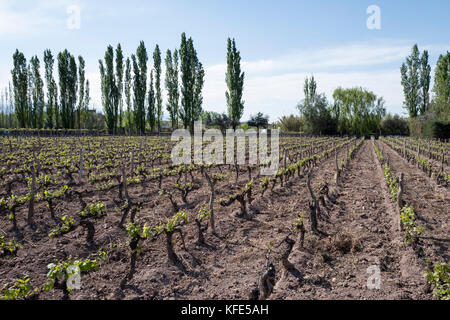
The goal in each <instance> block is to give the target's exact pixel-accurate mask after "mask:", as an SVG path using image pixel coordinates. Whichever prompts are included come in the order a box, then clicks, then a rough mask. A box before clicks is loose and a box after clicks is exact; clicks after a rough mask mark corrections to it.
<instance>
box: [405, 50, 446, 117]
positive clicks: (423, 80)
mask: <svg viewBox="0 0 450 320" xmlns="http://www.w3.org/2000/svg"><path fill="white" fill-rule="evenodd" d="M400 72H401V79H402V80H401V81H402V82H401V83H402V86H403V92H404V96H405V101H404V106H405V108H406V110H407V111H408V113H409V116H410V118H412V119H414V118H417V117H418V116H424V115H426V114H427V113H430V112H433V113H434V115H435V116H436V118H437V119H439V120H446V121H450V52H448V51H447V52H446V54H441V55H440V56H439V59H438V61H437V65H436V68H435V74H434V86H433V88H432V91H433V95H432V96H431V97H430V89H431V88H430V84H431V67H430V65H429V62H428V51H427V50H424V51H423V53H422V54H420V51H419V48H418V46H417V44H416V45H414V46H413V48H412V50H411V54H410V56H408V57H407V58H406V61H405V62H404V63H403V64H402V66H401V69H400Z"/></svg>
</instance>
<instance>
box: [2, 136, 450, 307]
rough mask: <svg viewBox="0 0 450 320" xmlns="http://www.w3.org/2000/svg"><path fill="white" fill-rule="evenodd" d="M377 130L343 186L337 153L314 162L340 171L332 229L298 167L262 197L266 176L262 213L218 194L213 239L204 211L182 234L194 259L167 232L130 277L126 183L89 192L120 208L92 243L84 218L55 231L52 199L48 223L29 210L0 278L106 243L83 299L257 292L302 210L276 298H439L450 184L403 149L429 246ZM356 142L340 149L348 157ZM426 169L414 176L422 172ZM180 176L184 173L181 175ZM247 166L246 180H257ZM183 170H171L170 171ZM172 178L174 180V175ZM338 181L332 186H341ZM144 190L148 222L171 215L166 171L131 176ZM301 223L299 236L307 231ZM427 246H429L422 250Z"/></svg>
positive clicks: (192, 200)
mask: <svg viewBox="0 0 450 320" xmlns="http://www.w3.org/2000/svg"><path fill="white" fill-rule="evenodd" d="M371 144H372V142H370V141H365V142H364V143H363V145H362V146H361V147H360V149H359V150H358V151H357V152H356V155H355V158H354V159H353V160H351V161H350V165H349V166H348V167H347V169H346V170H345V171H344V172H343V173H342V176H341V180H340V181H341V183H340V185H339V186H335V185H334V184H333V183H331V181H333V176H334V172H335V164H334V157H330V158H329V159H326V160H324V161H323V162H322V163H320V164H319V166H318V167H316V168H314V170H313V174H312V187H313V189H314V190H315V192H316V193H317V192H318V190H319V186H320V184H321V183H322V182H324V181H326V182H328V183H329V186H330V190H331V191H332V192H335V193H336V194H337V195H338V198H337V201H336V203H335V204H332V203H330V202H329V201H327V202H326V204H327V207H328V209H325V208H321V209H322V212H323V214H322V215H321V217H320V218H319V220H318V228H319V230H320V231H321V232H322V233H321V234H320V235H314V234H312V232H311V231H310V230H311V229H310V225H309V221H308V214H307V212H308V211H307V210H309V209H308V201H310V200H311V199H310V196H309V193H308V190H307V187H306V180H305V178H304V177H302V178H298V177H297V176H296V177H295V178H292V179H291V180H289V181H288V182H287V183H286V184H285V185H284V187H280V186H279V185H278V186H277V187H276V188H275V190H274V192H271V191H270V190H267V192H266V193H265V194H264V197H261V196H260V194H261V192H260V189H258V188H260V187H259V186H258V188H256V189H257V190H255V192H254V194H255V197H256V199H255V201H254V202H253V205H255V206H256V207H258V209H259V210H260V213H259V214H254V215H253V219H252V220H245V219H242V218H238V217H236V216H235V214H234V212H235V211H236V210H237V209H238V208H239V204H238V203H235V204H233V205H232V206H230V207H221V206H219V205H216V206H215V216H216V230H217V235H212V234H209V233H207V234H205V241H206V244H205V245H198V244H196V240H197V230H196V226H195V224H193V223H190V224H188V225H187V226H185V227H183V233H184V235H185V243H186V250H184V249H183V247H182V246H181V242H180V239H179V236H178V235H174V240H175V241H176V244H175V247H174V248H175V252H176V254H177V255H178V256H179V258H180V260H181V262H182V264H183V267H184V269H182V268H180V267H179V266H174V265H173V264H171V263H169V261H168V256H167V252H166V248H165V238H164V236H162V237H160V238H158V239H157V240H155V241H149V240H148V241H144V242H142V250H141V251H140V254H139V256H138V260H137V266H136V270H137V271H136V274H135V275H134V277H133V279H132V280H131V281H129V282H128V283H127V285H126V286H125V287H124V288H122V289H121V288H120V282H121V281H122V279H123V278H124V276H125V274H126V273H127V272H128V269H129V248H128V239H129V238H128V236H127V233H126V231H125V230H123V229H120V228H118V227H117V225H118V223H119V221H120V218H121V214H120V212H118V211H117V210H116V206H115V205H114V202H113V199H117V198H118V192H117V190H113V191H109V192H104V193H95V194H96V195H95V196H94V195H93V196H91V197H86V199H85V201H86V202H88V203H89V202H91V201H94V200H95V201H103V202H104V203H106V204H107V207H108V215H107V216H106V217H104V218H101V219H100V220H98V221H96V223H95V228H96V233H95V238H94V239H95V243H94V245H92V246H88V245H87V244H86V241H85V236H86V235H85V231H84V230H83V229H81V228H78V229H76V230H75V231H72V232H70V233H68V234H65V235H63V236H62V237H59V238H49V237H48V236H47V234H48V232H49V231H50V230H51V229H52V228H53V227H54V226H55V225H56V222H53V221H51V220H50V219H49V213H48V208H47V207H46V206H45V205H44V204H39V205H38V206H37V207H36V214H35V222H36V224H37V229H36V230H32V229H30V228H29V227H28V226H27V225H26V221H25V217H26V210H25V209H23V210H22V211H23V212H21V213H20V214H18V215H17V216H18V224H19V227H20V230H21V233H22V235H23V237H24V238H23V240H21V244H22V246H23V248H21V249H19V251H18V253H17V256H16V257H13V258H11V257H1V258H0V286H2V285H3V284H4V283H6V282H11V281H12V280H14V279H18V278H23V277H24V276H26V275H28V276H29V277H30V278H31V283H32V285H34V286H35V287H38V286H41V285H42V284H43V283H44V282H45V281H46V273H47V265H48V264H49V263H51V262H52V261H53V259H54V258H58V259H60V260H65V259H67V258H68V257H69V256H72V257H87V256H88V255H89V254H93V253H95V252H97V251H98V250H99V249H100V248H102V249H105V250H109V248H110V246H111V245H112V244H114V245H115V246H116V247H117V248H116V249H114V250H110V251H111V254H110V257H109V261H108V262H107V263H106V264H104V265H102V266H101V267H100V269H99V270H98V271H96V272H91V273H88V274H86V275H82V287H81V290H78V291H74V292H72V293H71V295H70V298H71V299H248V298H249V296H250V293H251V292H252V289H254V288H255V286H257V283H258V281H259V278H260V277H261V275H262V274H263V272H264V271H265V263H266V254H267V244H268V243H269V242H273V243H274V244H278V243H280V241H282V240H283V239H284V238H285V237H286V235H288V234H289V230H290V229H291V228H292V225H293V222H294V220H295V219H296V217H297V215H298V214H299V213H303V215H304V217H305V227H306V230H307V233H306V236H305V245H304V248H299V247H298V243H297V244H296V245H295V246H294V249H293V251H292V252H291V254H290V256H289V261H290V262H291V263H292V264H293V265H294V267H295V269H294V270H291V271H290V272H286V271H284V269H283V267H282V265H281V263H280V255H281V253H282V252H281V249H282V246H281V247H275V248H274V250H273V252H272V253H271V255H270V256H269V260H270V262H272V263H273V264H274V266H275V280H276V284H275V288H274V291H273V293H272V294H271V295H270V296H269V299H431V298H432V295H431V294H430V293H429V292H426V290H425V279H424V277H423V271H424V267H425V263H424V257H425V256H426V257H429V258H430V259H431V260H432V261H433V262H434V261H447V260H448V244H449V241H448V240H449V239H448V235H449V232H448V231H449V229H448V228H449V226H448V209H446V208H448V207H449V198H450V197H448V192H447V191H446V190H443V191H442V190H441V192H444V193H435V192H433V189H432V187H431V186H430V183H428V182H429V181H428V180H427V179H426V176H425V174H423V173H422V172H421V171H419V170H418V169H416V168H414V167H411V166H410V165H408V164H407V163H406V162H405V161H404V160H403V159H401V158H399V157H398V156H396V155H395V152H393V151H392V150H391V151H389V149H388V148H385V150H386V151H387V152H391V153H392V154H391V157H390V159H391V164H392V166H393V169H394V170H402V171H403V172H404V174H405V181H406V183H405V184H406V190H405V200H406V201H407V202H408V203H412V204H413V206H414V209H415V210H416V211H417V214H418V216H419V217H420V222H421V223H423V224H424V225H426V228H427V230H426V231H425V232H424V238H423V239H421V242H420V245H419V248H421V250H422V252H418V250H415V251H414V250H413V249H412V247H411V246H410V245H406V244H404V242H403V235H402V233H401V231H399V230H398V209H397V208H396V205H395V203H394V202H393V201H392V200H391V198H390V197H389V193H388V191H387V188H386V186H385V183H384V177H383V175H382V172H381V168H380V165H379V163H378V160H377V159H376V156H375V153H374V151H373V148H372V145H371ZM345 152H346V149H345V148H344V149H343V150H341V151H340V152H339V161H340V160H342V159H343V158H344V155H345ZM195 178H196V179H197V180H199V183H200V185H201V187H200V188H199V189H197V190H195V191H193V192H191V194H189V196H188V202H189V204H188V206H187V209H188V210H190V211H192V212H195V211H196V210H197V209H198V208H200V206H201V205H203V204H204V203H206V202H207V201H208V199H209V189H208V187H207V184H206V182H205V181H203V180H201V178H200V176H196V177H195ZM413 178H414V179H416V180H414V179H413ZM171 179H175V178H171ZM246 179H247V174H246V173H244V172H243V173H241V176H240V186H242V185H243V183H245V182H246V181H247V180H246ZM225 180H226V181H223V182H220V183H218V185H217V187H216V188H217V195H216V198H217V199H219V198H221V197H224V196H226V195H230V194H232V193H233V190H234V191H235V190H238V188H240V187H238V186H235V185H234V183H233V182H230V181H234V174H233V173H231V174H230V175H229V176H228V177H227V178H226V179H225ZM169 182H171V183H173V181H169V179H168V180H167V181H165V183H169ZM163 187H164V183H163ZM331 191H330V192H331ZM128 192H129V193H130V195H131V197H133V198H146V199H147V201H146V202H145V205H144V207H143V208H142V209H141V211H140V212H139V214H138V216H137V221H138V222H139V223H144V222H149V221H158V220H162V219H164V218H167V217H169V216H170V215H171V213H172V211H171V205H170V203H169V201H168V199H167V197H164V196H159V195H158V187H157V183H156V182H155V183H149V184H148V186H147V190H142V187H141V186H138V187H130V188H129V190H128ZM445 192H447V193H445ZM175 198H176V199H177V202H178V204H179V205H180V206H181V207H182V208H183V206H182V202H181V197H180V196H179V193H176V197H175ZM78 211H79V205H78V203H77V201H75V200H74V201H72V202H67V201H65V202H64V203H63V204H60V205H59V207H58V209H57V210H56V213H57V214H56V215H57V217H61V216H63V215H71V216H76V213H77V212H78ZM10 228H11V223H10V222H9V221H8V220H7V219H5V218H4V217H2V218H1V219H0V235H6V236H7V238H11V237H12V236H13V233H12V232H11V231H9V230H10ZM296 237H297V236H296V235H292V236H291V238H293V239H294V240H297V239H296ZM419 251H420V250H419ZM372 265H376V266H378V267H379V269H380V271H381V285H380V289H379V290H376V289H368V288H367V279H368V278H369V277H370V274H369V273H368V272H367V269H368V267H370V266H372ZM62 296H63V295H62V292H61V291H60V290H53V291H51V292H48V293H41V294H40V295H39V297H38V298H39V299H61V298H62Z"/></svg>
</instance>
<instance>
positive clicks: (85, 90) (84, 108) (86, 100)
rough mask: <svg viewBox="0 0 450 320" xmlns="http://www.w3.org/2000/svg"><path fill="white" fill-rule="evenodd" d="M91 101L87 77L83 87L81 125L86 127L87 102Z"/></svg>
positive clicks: (87, 116)
mask: <svg viewBox="0 0 450 320" xmlns="http://www.w3.org/2000/svg"><path fill="white" fill-rule="evenodd" d="M90 103H91V97H90V89H89V79H86V88H85V89H84V103H83V112H82V114H83V127H84V128H86V127H87V123H88V122H89V120H90V113H89V104H90Z"/></svg>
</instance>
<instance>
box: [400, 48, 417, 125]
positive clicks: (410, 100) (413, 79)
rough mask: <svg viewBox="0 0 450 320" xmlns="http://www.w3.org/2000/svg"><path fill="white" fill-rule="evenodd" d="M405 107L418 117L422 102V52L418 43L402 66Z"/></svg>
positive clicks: (410, 113)
mask: <svg viewBox="0 0 450 320" xmlns="http://www.w3.org/2000/svg"><path fill="white" fill-rule="evenodd" d="M400 72H401V77H402V86H403V93H404V96H405V102H404V104H405V108H406V109H407V110H408V113H409V116H410V118H416V117H417V115H418V112H419V109H420V104H421V101H420V100H421V99H420V96H421V93H420V76H419V72H420V54H419V48H418V47H417V44H415V45H414V46H413V48H412V52H411V55H410V56H409V57H407V58H406V62H405V63H403V64H402V66H401V68H400Z"/></svg>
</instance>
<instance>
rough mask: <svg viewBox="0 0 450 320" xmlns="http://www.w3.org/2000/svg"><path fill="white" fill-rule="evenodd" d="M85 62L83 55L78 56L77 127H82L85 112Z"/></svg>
mask: <svg viewBox="0 0 450 320" xmlns="http://www.w3.org/2000/svg"><path fill="white" fill-rule="evenodd" d="M84 67H85V62H84V59H83V57H82V56H78V79H79V80H78V81H79V92H78V107H77V128H78V129H81V127H82V119H83V112H84V103H85V100H84V95H85V86H86V83H85V79H86V78H85V70H84Z"/></svg>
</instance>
